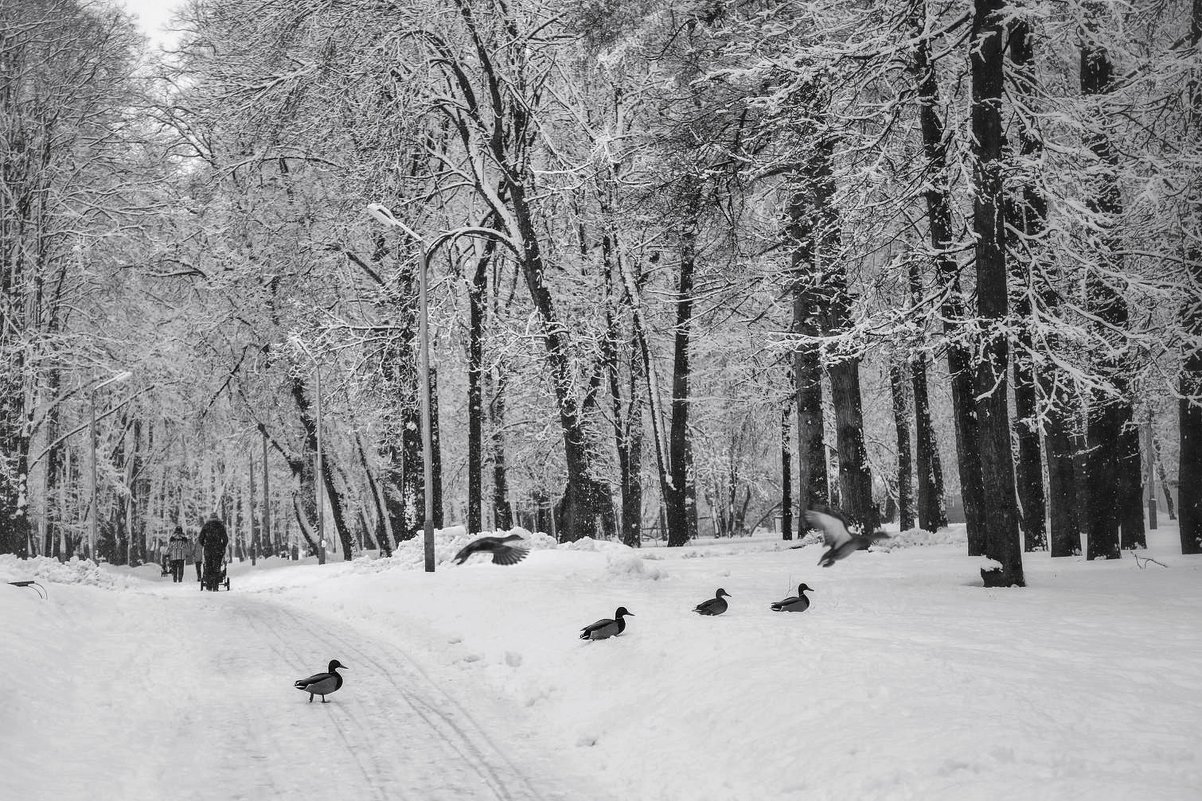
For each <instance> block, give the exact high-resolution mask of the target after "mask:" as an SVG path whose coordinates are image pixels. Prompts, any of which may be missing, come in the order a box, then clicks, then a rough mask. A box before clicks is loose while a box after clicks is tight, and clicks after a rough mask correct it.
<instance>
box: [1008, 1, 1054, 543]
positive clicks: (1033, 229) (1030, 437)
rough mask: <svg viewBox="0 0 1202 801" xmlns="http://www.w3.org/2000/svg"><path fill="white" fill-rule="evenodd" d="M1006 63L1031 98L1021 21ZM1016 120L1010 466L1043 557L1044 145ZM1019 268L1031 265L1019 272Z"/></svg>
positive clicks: (1031, 539)
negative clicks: (1040, 279) (1039, 364)
mask: <svg viewBox="0 0 1202 801" xmlns="http://www.w3.org/2000/svg"><path fill="white" fill-rule="evenodd" d="M1010 60H1011V65H1012V67H1013V72H1014V79H1015V83H1016V84H1017V85H1018V88H1019V89H1020V91H1022V92H1023V94H1025V95H1033V94H1034V89H1035V84H1034V60H1035V56H1034V50H1033V46H1032V41H1031V31H1030V25H1029V23H1028V22H1027V20H1026V18H1025V17H1023V16H1021V15H1020V16H1016V17H1014V18H1012V19H1011V21H1010ZM1018 116H1019V141H1020V143H1021V146H1020V150H1019V155H1020V165H1021V169H1020V171H1019V176H1018V177H1019V182H1020V188H1019V191H1018V192H1016V193H1014V194H1012V195H1011V197H1010V198H1009V199H1008V200H1009V205H1008V212H1009V215H1010V219H1011V220H1013V222H1014V225H1015V226H1016V227H1017V228H1018V230H1019V231H1021V232H1022V234H1023V235H1022V236H1021V237H1019V238H1018V239H1017V241H1016V242H1008V243H1007V244H1008V247H1009V250H1010V252H1009V253H1008V254H1007V255H1008V256H1009V258H1010V264H1011V270H1012V273H1013V278H1014V288H1013V293H1014V314H1015V317H1016V319H1017V325H1018V348H1017V350H1016V352H1015V353H1014V358H1013V363H1014V365H1013V367H1014V416H1015V419H1014V434H1015V439H1017V440H1018V460H1017V463H1016V465H1015V467H1016V472H1017V481H1018V501H1019V511H1020V513H1021V518H1020V522H1021V524H1022V532H1023V546H1024V548H1025V550H1027V551H1046V550H1047V548H1048V538H1047V529H1046V527H1045V523H1044V520H1045V518H1046V516H1047V508H1046V507H1047V500H1046V498H1045V496H1044V493H1043V454H1042V449H1041V447H1040V442H1039V413H1038V396H1037V391H1036V389H1037V387H1036V377H1035V367H1034V364H1033V361H1032V358H1033V353H1034V350H1035V344H1034V341H1033V338H1032V333H1031V323H1030V321H1031V311H1032V306H1031V300H1032V293H1033V292H1034V281H1033V275H1032V274H1033V273H1039V274H1043V273H1045V272H1046V268H1047V265H1046V264H1045V263H1044V262H1045V258H1044V248H1045V247H1046V246H1045V244H1044V243H1043V240H1044V239H1045V228H1046V219H1047V202H1046V200H1045V199H1044V197H1043V194H1042V192H1041V191H1040V189H1039V187H1038V186H1037V184H1036V180H1037V177H1036V176H1035V175H1032V174H1030V169H1031V168H1030V167H1029V166H1028V164H1029V163H1031V162H1035V161H1037V160H1038V159H1039V156H1040V154H1041V153H1042V152H1043V143H1042V142H1041V141H1040V139H1039V135H1038V133H1037V132H1036V131H1035V130H1034V129H1033V128H1032V127H1031V121H1030V119H1029V118H1028V117H1027V116H1026V115H1018ZM1019 265H1030V267H1027V268H1025V269H1019Z"/></svg>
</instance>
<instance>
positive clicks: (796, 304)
mask: <svg viewBox="0 0 1202 801" xmlns="http://www.w3.org/2000/svg"><path fill="white" fill-rule="evenodd" d="M797 181H798V183H799V184H800V185H802V186H805V185H807V184H808V177H807V174H806V173H805V172H802V173H800V174H799V175H798V176H797ZM811 206H812V203H811V201H810V198H809V196H808V194H807V193H806V192H803V191H798V192H796V193H794V195H793V197H792V198H791V199H790V201H789V209H788V213H789V221H788V225H787V229H786V232H787V234H788V236H789V240H790V244H791V245H792V248H793V251H792V253H791V255H790V259H791V280H792V282H793V286H792V290H793V330H794V332H795V333H796V334H797V335H798V336H799V337H800V338H801V339H800V340H799V342H798V344H797V346H796V348H794V351H793V385H794V395H795V397H796V399H797V502H798V504H799V506H800V507H801V508H803V509H808V508H810V507H814V506H825V505H827V504H829V503H830V487H829V482H828V479H827V465H826V432H825V428H824V425H823V419H822V361H821V358H820V355H819V351H818V345H817V343H816V342H815V341H814V340H815V339H816V338H817V337H819V336H821V334H822V309H821V302H820V298H819V296H818V293H817V292H816V291H815V289H814V283H815V272H816V269H815V266H814V220H813V214H812V211H811ZM800 533H801V528H800V527H799V528H798V534H800Z"/></svg>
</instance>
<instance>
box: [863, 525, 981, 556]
mask: <svg viewBox="0 0 1202 801" xmlns="http://www.w3.org/2000/svg"><path fill="white" fill-rule="evenodd" d="M967 543H968V538H967V536H966V535H965V533H964V529H963V527H960V526H958V527H956V528H943V529H940V530H939V531H926V530H925V529H921V528H911V529H907V530H905V531H903V532H901V533H899V534H894V535H893V536H891V537H890V538H889V539H887V540H878V541H877V542H876V543H875V544H873V546H872V549H873V550H874V551H892V550H894V549H895V548H923V547H927V546H930V545H967Z"/></svg>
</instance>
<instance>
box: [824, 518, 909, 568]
mask: <svg viewBox="0 0 1202 801" xmlns="http://www.w3.org/2000/svg"><path fill="white" fill-rule="evenodd" d="M805 518H806V525H808V526H810V527H811V528H816V529H818V530H819V531H821V532H822V538H823V541H824V542H825V543H826V552H825V553H823V554H822V558H821V559H819V560H818V564H819V565H820V566H822V567H830V566H831V565H833V564H834V563H835V562H838V561H839V560H840V559H846V558H847V557H848V556H850V555H851V554H852V552H853V551H866V550H868V546H869V545H872V544H873V543H874V542H876V541H877V540H886V539H889V535H888V534H886V533H885V532H883V531H874V532H872V533H871V534H852V533H851V532H850V531H848V528H849V527H850V526H851V521H849V520H848V519H847V518H846V517H844V516H843V515H842V514H840V513H839V512H837V511H835V510H834V509H831V508H830V507H829V506H827V507H823V508H822V509H808V510H806V514H805Z"/></svg>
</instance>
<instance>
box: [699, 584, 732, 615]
mask: <svg viewBox="0 0 1202 801" xmlns="http://www.w3.org/2000/svg"><path fill="white" fill-rule="evenodd" d="M731 597H733V596H732V595H731V594H730V593H728V592H727V591H726V590H723V589H719V590H718V591H717V592H716V593H714V597H713V598H710V599H709V600H708V601H702V602H701V603H699V604H697V606H696V607H694V608H693V611H694V612H696V613H697V614H699V615H709V616H711V617H713V616H714V615H720V614H722V613H723V612H725V611H726V608H727V607H728V606H730V604H728V603H726V599H727V598H731Z"/></svg>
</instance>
